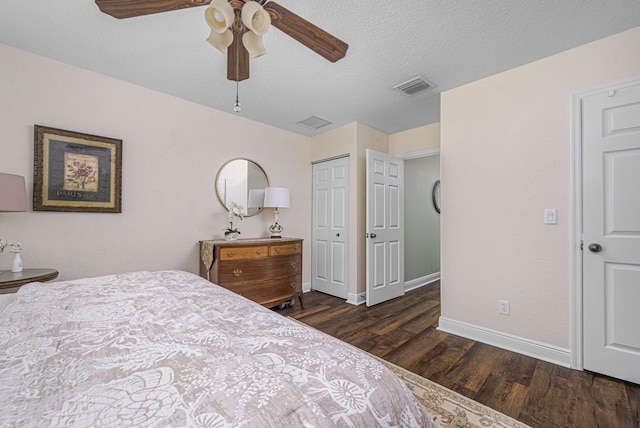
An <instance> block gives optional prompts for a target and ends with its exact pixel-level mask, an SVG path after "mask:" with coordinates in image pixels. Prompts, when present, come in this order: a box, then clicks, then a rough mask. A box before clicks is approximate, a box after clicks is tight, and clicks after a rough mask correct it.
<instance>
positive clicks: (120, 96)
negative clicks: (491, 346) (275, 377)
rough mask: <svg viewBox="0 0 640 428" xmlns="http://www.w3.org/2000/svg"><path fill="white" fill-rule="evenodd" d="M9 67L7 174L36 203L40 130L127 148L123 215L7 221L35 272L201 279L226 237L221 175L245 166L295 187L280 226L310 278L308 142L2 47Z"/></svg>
mask: <svg viewBox="0 0 640 428" xmlns="http://www.w3.org/2000/svg"><path fill="white" fill-rule="evenodd" d="M0 58H2V60H1V61H0V76H2V78H1V79H0V94H2V97H1V98H0V129H2V137H1V138H0V171H2V172H8V173H15V174H20V175H23V176H25V177H26V179H27V187H28V197H29V198H31V193H32V191H31V187H32V183H33V180H32V176H33V168H32V163H33V125H34V124H39V125H44V126H51V127H55V128H61V129H67V130H73V131H78V132H84V133H89V134H95V135H102V136H107V137H113V138H120V139H122V140H123V168H122V169H123V172H122V182H123V185H122V189H123V190H122V209H123V212H122V213H121V214H95V213H93V214H92V213H57V212H33V211H31V212H27V213H0V236H2V237H4V238H6V239H7V240H9V241H20V242H22V243H23V245H24V252H23V259H24V263H25V267H53V268H56V269H58V270H59V271H60V279H72V278H78V277H84V276H94V275H103V274H110V273H116V272H124V271H132V270H143V269H144V270H159V269H184V270H187V271H191V272H196V273H197V271H198V249H197V242H198V241H199V240H203V239H213V238H222V237H223V231H222V229H223V228H224V227H225V226H226V211H225V210H224V208H223V207H222V206H221V204H220V203H219V202H218V199H217V198H216V196H215V186H214V180H215V177H216V173H217V172H218V169H219V168H220V166H221V165H222V164H223V163H224V162H226V161H228V160H229V159H232V158H236V157H247V158H250V159H252V160H254V161H256V162H258V163H259V164H261V165H262V167H263V168H264V169H265V171H266V172H267V175H268V177H269V180H270V183H271V185H273V186H288V187H289V188H290V190H291V208H290V209H284V210H281V214H280V223H282V224H283V225H284V227H285V235H287V236H296V237H300V238H303V239H304V240H305V246H304V251H305V257H304V262H303V263H304V269H303V271H304V274H303V282H309V281H310V272H311V269H310V260H311V259H310V253H311V251H310V240H311V227H310V218H311V193H310V192H309V188H310V183H311V165H310V163H309V159H310V156H311V153H310V148H311V145H310V141H311V140H310V138H308V137H305V136H302V135H298V134H294V133H291V132H288V131H283V130H280V129H277V128H274V127H271V126H267V125H263V124H260V123H257V122H253V121H250V120H247V119H245V118H243V117H242V116H241V115H236V114H233V113H227V112H221V111H218V110H214V109H211V108H208V107H204V106H201V105H197V104H194V103H191V102H187V101H184V100H180V99H177V98H174V97H171V96H168V95H164V94H161V93H158V92H154V91H151V90H148V89H145V88H142V87H139V86H135V85H132V84H129V83H125V82H122V81H118V80H115V79H112V78H109V77H105V76H102V75H99V74H96V73H93V72H90V71H86V70H82V69H79V68H75V67H72V66H69V65H65V64H62V63H59V62H55V61H52V60H49V59H46V58H44V57H40V56H36V55H33V54H30V53H27V52H24V51H20V50H17V49H14V48H11V47H8V46H4V45H0ZM245 102H250V100H245ZM283 153H286V156H287V158H286V164H285V165H286V167H283V162H282V159H281V158H280V156H281V154H283ZM272 222H273V213H272V212H270V211H266V212H263V213H261V214H259V215H258V216H255V217H250V218H245V219H244V220H243V221H242V222H238V226H239V228H240V231H241V232H242V235H241V236H242V237H247V238H248V237H261V236H262V237H264V236H267V227H268V226H269V224H271V223H272ZM10 264H11V255H10V254H9V253H8V252H5V253H4V254H0V269H6V268H8V267H9V266H10Z"/></svg>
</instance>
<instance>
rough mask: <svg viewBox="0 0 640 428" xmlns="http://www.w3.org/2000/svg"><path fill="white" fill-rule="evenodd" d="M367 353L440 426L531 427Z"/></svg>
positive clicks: (471, 427) (291, 318) (442, 427)
mask: <svg viewBox="0 0 640 428" xmlns="http://www.w3.org/2000/svg"><path fill="white" fill-rule="evenodd" d="M288 318H289V319H290V320H292V321H295V322H297V323H300V324H302V325H304V326H306V327H309V328H312V329H314V330H315V328H314V327H311V326H310V325H307V324H305V323H303V322H302V321H300V320H297V319H295V318H293V317H291V316H290V317H288ZM361 351H362V352H364V353H365V354H369V355H371V357H373V358H375V359H376V360H378V361H380V362H381V363H382V364H384V365H385V366H387V367H388V368H389V369H390V370H391V371H392V372H394V373H395V374H396V376H398V377H399V378H400V379H401V380H402V381H403V382H404V383H405V385H407V388H409V391H411V392H412V393H413V395H414V396H415V397H416V399H417V400H418V402H419V403H420V404H422V405H423V406H424V407H425V408H426V409H427V411H428V412H429V414H431V415H433V417H434V419H435V422H436V425H438V427H441V428H531V427H530V426H529V425H527V424H524V423H522V422H520V421H518V420H516V419H513V418H511V417H509V416H507V415H505V414H503V413H500V412H498V411H497V410H493V409H492V408H491V407H487V406H485V405H483V404H480V403H478V402H477V401H473V400H471V399H470V398H467V397H465V396H464V395H461V394H458V393H457V392H454V391H451V390H450V389H447V388H445V387H444V386H441V385H438V384H437V383H435V382H432V381H430V380H429V379H427V378H424V377H422V376H418V375H417V374H415V373H413V372H410V371H409V370H407V369H403V368H402V367H399V366H396V365H395V364H393V363H390V362H389V361H385V360H383V359H382V358H380V357H377V356H375V355H373V354H371V353H369V352H367V351H364V350H362V349H361Z"/></svg>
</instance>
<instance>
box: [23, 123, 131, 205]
mask: <svg viewBox="0 0 640 428" xmlns="http://www.w3.org/2000/svg"><path fill="white" fill-rule="evenodd" d="M33 140H34V163H33V165H34V171H33V176H34V178H33V210H34V211H71V212H82V211H84V212H101V213H119V212H122V204H121V199H122V195H121V189H122V140H116V139H114V138H107V137H99V136H96V135H89V134H82V133H79V132H73V131H65V130H62V129H56V128H48V127H46V126H39V125H35V126H34V138H33Z"/></svg>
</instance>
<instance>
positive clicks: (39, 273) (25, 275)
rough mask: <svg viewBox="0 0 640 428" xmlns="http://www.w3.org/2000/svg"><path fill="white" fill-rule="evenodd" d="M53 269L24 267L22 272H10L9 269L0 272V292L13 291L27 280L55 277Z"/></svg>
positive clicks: (27, 281)
mask: <svg viewBox="0 0 640 428" xmlns="http://www.w3.org/2000/svg"><path fill="white" fill-rule="evenodd" d="M57 276H58V271H57V270H55V269H24V270H23V271H22V272H15V273H14V272H11V270H10V269H7V270H3V271H2V272H0V294H6V293H15V292H16V291H18V289H19V288H20V287H22V286H23V285H25V284H27V283H29V282H44V281H51V280H52V279H56V278H57Z"/></svg>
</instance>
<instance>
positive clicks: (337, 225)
mask: <svg viewBox="0 0 640 428" xmlns="http://www.w3.org/2000/svg"><path fill="white" fill-rule="evenodd" d="M348 226H349V158H348V157H344V158H339V159H333V160H330V161H325V162H320V163H316V164H314V165H313V230H312V237H311V241H312V255H311V257H312V263H311V288H312V289H313V290H316V291H321V292H323V293H327V294H331V295H332V296H337V297H340V298H343V299H346V298H347V294H348V292H349V281H348V279H349V251H348V245H349V227H348Z"/></svg>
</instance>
